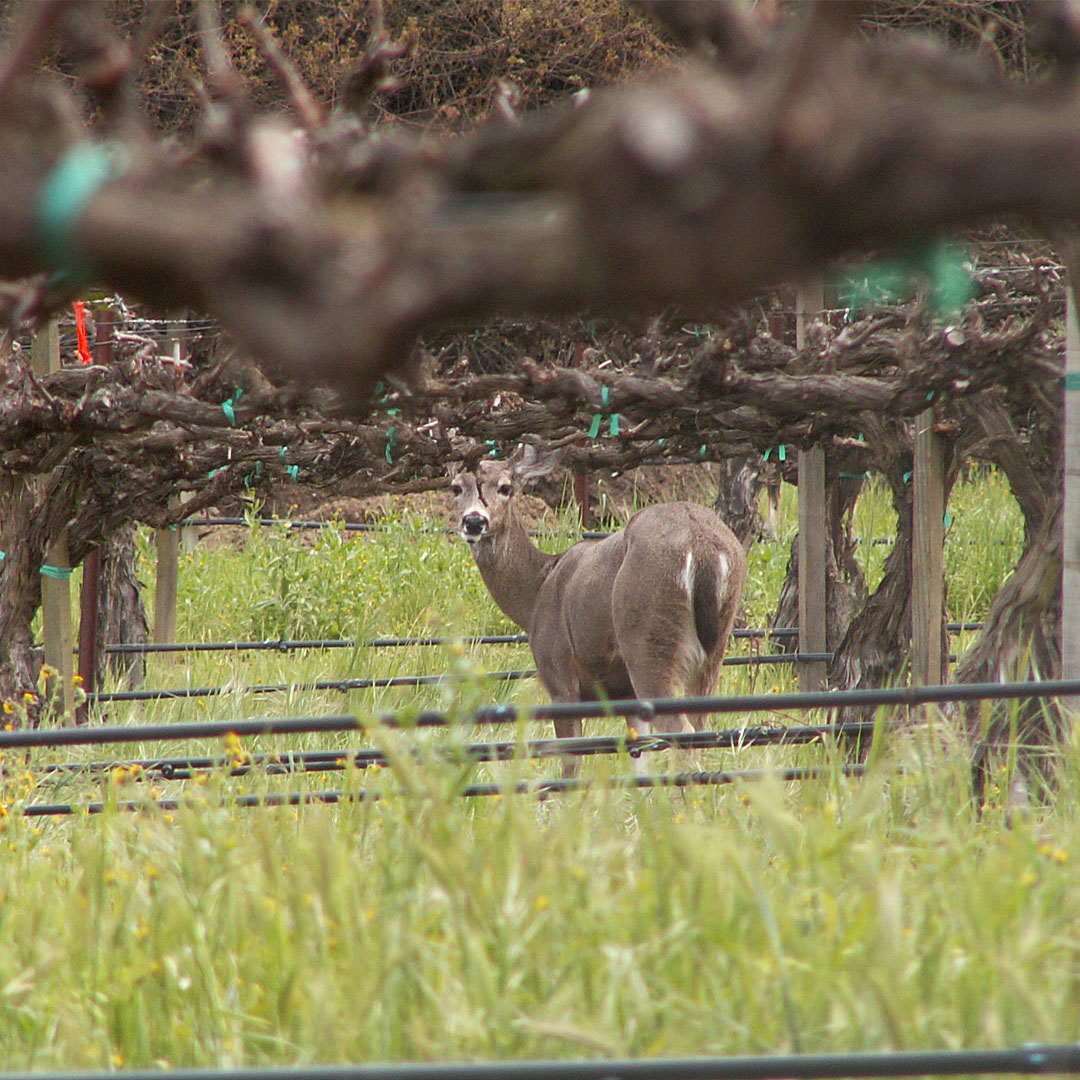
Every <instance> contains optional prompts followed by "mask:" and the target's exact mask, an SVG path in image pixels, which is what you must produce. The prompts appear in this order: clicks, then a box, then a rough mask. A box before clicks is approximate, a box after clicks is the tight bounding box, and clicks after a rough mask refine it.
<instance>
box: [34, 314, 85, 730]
mask: <svg viewBox="0 0 1080 1080" xmlns="http://www.w3.org/2000/svg"><path fill="white" fill-rule="evenodd" d="M30 365H31V367H32V368H33V370H34V372H35V374H38V375H45V374H47V373H48V372H50V371H55V370H56V369H57V368H58V367H59V366H60V324H59V321H58V320H57V319H50V320H49V322H48V324H47V325H46V326H44V327H42V328H41V329H40V330H39V331H38V332H37V333H36V334H35V335H34V339H33V342H32V343H31V346H30ZM41 623H42V634H43V636H44V638H45V663H46V664H47V665H48V666H49V667H50V668H52V669H53V670H54V671H55V672H56V676H54V677H53V678H51V679H50V680H49V681H48V683H47V684H46V688H45V693H46V695H47V696H48V697H49V698H50V699H53V700H55V701H56V703H57V705H58V708H59V711H60V712H61V713H62V715H63V719H64V723H66V724H67V723H71V722H72V721H73V719H74V717H73V714H72V709H73V708H74V705H75V653H74V648H73V638H72V629H71V558H70V555H69V553H68V535H67V529H66V528H65V529H63V530H62V531H61V532H60V534H59V535H58V536H57V537H56V539H55V540H53V542H52V543H51V544H50V545H49V548H48V550H47V551H46V552H45V562H44V563H43V564H42V567H41Z"/></svg>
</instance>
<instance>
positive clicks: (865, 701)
mask: <svg viewBox="0 0 1080 1080" xmlns="http://www.w3.org/2000/svg"><path fill="white" fill-rule="evenodd" d="M1065 695H1068V696H1080V679H1047V680H1044V681H1041V682H1014V683H961V684H946V685H940V686H901V687H893V688H887V689H877V690H817V691H809V692H792V693H782V694H735V695H730V696H727V697H684V698H649V699H637V698H623V699H618V700H614V701H579V702H551V703H549V704H544V705H487V706H483V707H481V708H479V709H476V710H475V711H474V712H473V713H472V715H471V722H472V723H474V724H501V723H510V722H514V721H517V720H567V719H581V720H587V719H601V718H604V717H612V716H623V717H637V718H639V719H642V720H649V719H651V718H652V717H654V716H657V715H663V716H668V715H672V714H675V713H686V714H689V715H694V716H704V715H708V714H710V713H735V712H782V711H790V710H797V709H837V708H873V707H877V706H882V705H901V706H906V707H912V706H917V705H931V704H941V703H944V702H950V701H993V700H1010V699H1016V698H1031V699H1042V698H1052V697H1060V696H1065ZM465 722H468V721H465ZM454 723H460V722H459V721H453V720H452V719H451V718H450V717H449V716H448V715H447V714H445V713H440V712H435V711H423V712H420V713H418V714H415V715H412V716H409V717H408V718H407V719H403V718H401V717H399V716H397V715H395V714H386V715H384V716H380V717H376V718H374V719H373V720H371V721H370V722H366V721H363V720H361V719H360V718H359V717H358V716H355V715H351V714H330V715H325V716H314V717H264V718H259V719H237V720H202V721H180V722H175V723H164V724H132V725H117V726H101V727H95V726H90V725H86V726H82V727H66V728H53V729H44V728H25V729H24V728H20V729H18V730H11V731H6V730H0V749H7V748H16V747H18V748H23V747H31V746H75V745H101V744H105V743H131V742H150V741H161V742H167V741H173V740H182V739H197V738H220V737H223V736H226V735H237V736H241V735H247V736H257V735H291V734H303V733H313V732H327V731H363V730H365V729H367V728H368V727H372V726H381V727H395V728H414V727H447V726H450V725H451V724H454Z"/></svg>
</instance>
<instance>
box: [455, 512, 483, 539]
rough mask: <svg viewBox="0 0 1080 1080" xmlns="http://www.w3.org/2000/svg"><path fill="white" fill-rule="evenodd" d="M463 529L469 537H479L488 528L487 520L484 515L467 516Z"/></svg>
mask: <svg viewBox="0 0 1080 1080" xmlns="http://www.w3.org/2000/svg"><path fill="white" fill-rule="evenodd" d="M461 527H462V529H463V530H464V531H465V532H466V533H467V534H468V535H469V536H479V535H480V534H481V533H482V532H483V531H484V529H485V528H487V518H486V517H484V515H483V514H466V515H465V516H464V517H463V518H462V519H461Z"/></svg>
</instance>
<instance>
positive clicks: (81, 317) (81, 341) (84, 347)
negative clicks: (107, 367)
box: [72, 300, 93, 364]
mask: <svg viewBox="0 0 1080 1080" xmlns="http://www.w3.org/2000/svg"><path fill="white" fill-rule="evenodd" d="M72 307H74V308H75V336H76V337H77V338H78V346H77V349H78V353H79V362H80V363H83V364H89V363H90V361H91V360H92V359H93V356H92V355H91V353H90V342H89V341H88V340H87V337H86V301H85V300H76V301H75V302H74V303H73V304H72Z"/></svg>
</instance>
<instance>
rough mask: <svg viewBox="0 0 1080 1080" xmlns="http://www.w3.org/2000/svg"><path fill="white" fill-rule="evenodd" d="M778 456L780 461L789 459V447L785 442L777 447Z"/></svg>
mask: <svg viewBox="0 0 1080 1080" xmlns="http://www.w3.org/2000/svg"><path fill="white" fill-rule="evenodd" d="M776 456H777V458H778V459H779V460H780V461H787V447H786V446H785V445H784V444H783V443H781V444H780V445H779V446H778V447H777V448H776Z"/></svg>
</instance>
